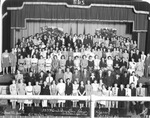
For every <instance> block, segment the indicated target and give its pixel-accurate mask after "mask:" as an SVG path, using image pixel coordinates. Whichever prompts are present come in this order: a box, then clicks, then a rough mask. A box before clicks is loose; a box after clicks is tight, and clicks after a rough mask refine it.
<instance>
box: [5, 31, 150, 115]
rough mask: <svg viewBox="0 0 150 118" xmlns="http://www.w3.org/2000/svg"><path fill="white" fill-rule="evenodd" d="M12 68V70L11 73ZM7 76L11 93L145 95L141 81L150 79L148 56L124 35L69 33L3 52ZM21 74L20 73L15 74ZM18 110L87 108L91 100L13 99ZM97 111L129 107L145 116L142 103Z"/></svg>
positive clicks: (104, 104) (37, 38) (32, 38)
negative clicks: (28, 108) (32, 108)
mask: <svg viewBox="0 0 150 118" xmlns="http://www.w3.org/2000/svg"><path fill="white" fill-rule="evenodd" d="M8 67H11V70H10V71H9V69H8ZM2 68H3V74H4V75H5V74H8V73H11V74H15V79H14V80H13V81H12V84H11V85H10V94H12V95H59V96H63V95H69V96H70V95H72V96H85V95H87V96H89V95H91V94H94V95H97V96H128V97H130V96H143V97H144V96H146V95H145V88H143V87H142V83H139V80H140V79H142V77H143V76H145V77H148V76H149V74H150V73H149V72H150V54H147V55H145V53H144V51H141V52H140V51H139V49H138V47H137V42H136V41H133V40H132V39H130V38H128V37H127V38H126V37H123V36H117V35H116V36H113V37H103V36H101V34H95V35H91V34H87V35H82V34H79V35H77V34H74V35H73V36H72V35H69V34H68V33H66V34H65V35H62V36H53V35H52V34H50V33H47V34H43V35H41V34H36V35H34V36H29V37H27V38H24V37H22V39H20V40H18V42H17V43H16V45H15V47H14V48H13V49H12V51H11V52H10V53H9V52H8V50H5V52H4V53H3V54H2ZM16 73H17V74H16ZM11 102H12V107H13V108H15V106H16V102H18V103H19V104H20V110H23V109H24V104H27V105H29V106H31V105H33V103H34V105H35V106H39V105H40V104H41V106H42V107H47V106H48V105H50V106H51V107H56V106H59V107H77V106H79V107H80V108H82V107H85V106H86V107H89V106H90V105H89V102H87V101H77V100H76V101H64V100H58V101H57V100H50V101H47V100H43V101H40V100H18V101H17V100H11ZM95 106H96V107H99V108H101V107H102V108H109V109H110V108H126V110H127V112H131V113H137V114H139V113H141V112H142V110H143V108H144V102H117V101H115V102H111V101H110V102H108V101H98V102H97V104H96V105H95Z"/></svg>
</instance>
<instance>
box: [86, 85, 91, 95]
mask: <svg viewBox="0 0 150 118" xmlns="http://www.w3.org/2000/svg"><path fill="white" fill-rule="evenodd" d="M85 91H86V96H90V95H91V94H92V86H91V85H90V84H89V85H88V84H86V85H85Z"/></svg>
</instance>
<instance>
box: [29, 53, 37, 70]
mask: <svg viewBox="0 0 150 118" xmlns="http://www.w3.org/2000/svg"><path fill="white" fill-rule="evenodd" d="M37 64H38V59H37V58H36V55H33V58H32V59H31V70H32V71H33V72H37Z"/></svg>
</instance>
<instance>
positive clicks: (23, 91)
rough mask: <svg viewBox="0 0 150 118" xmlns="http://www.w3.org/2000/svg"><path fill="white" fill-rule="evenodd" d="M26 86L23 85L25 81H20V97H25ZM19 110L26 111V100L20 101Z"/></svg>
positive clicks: (18, 88)
mask: <svg viewBox="0 0 150 118" xmlns="http://www.w3.org/2000/svg"><path fill="white" fill-rule="evenodd" d="M25 87H26V85H25V84H24V83H23V80H22V79H20V82H19V83H18V84H17V93H18V95H25ZM18 103H19V110H24V100H18Z"/></svg>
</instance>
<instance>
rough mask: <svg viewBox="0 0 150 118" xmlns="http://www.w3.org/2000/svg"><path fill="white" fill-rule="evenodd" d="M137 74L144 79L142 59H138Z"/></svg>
mask: <svg viewBox="0 0 150 118" xmlns="http://www.w3.org/2000/svg"><path fill="white" fill-rule="evenodd" d="M135 73H136V75H137V76H138V77H140V78H141V77H143V75H144V63H143V62H142V61H141V59H140V58H139V59H138V62H137V63H136V70H135Z"/></svg>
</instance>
